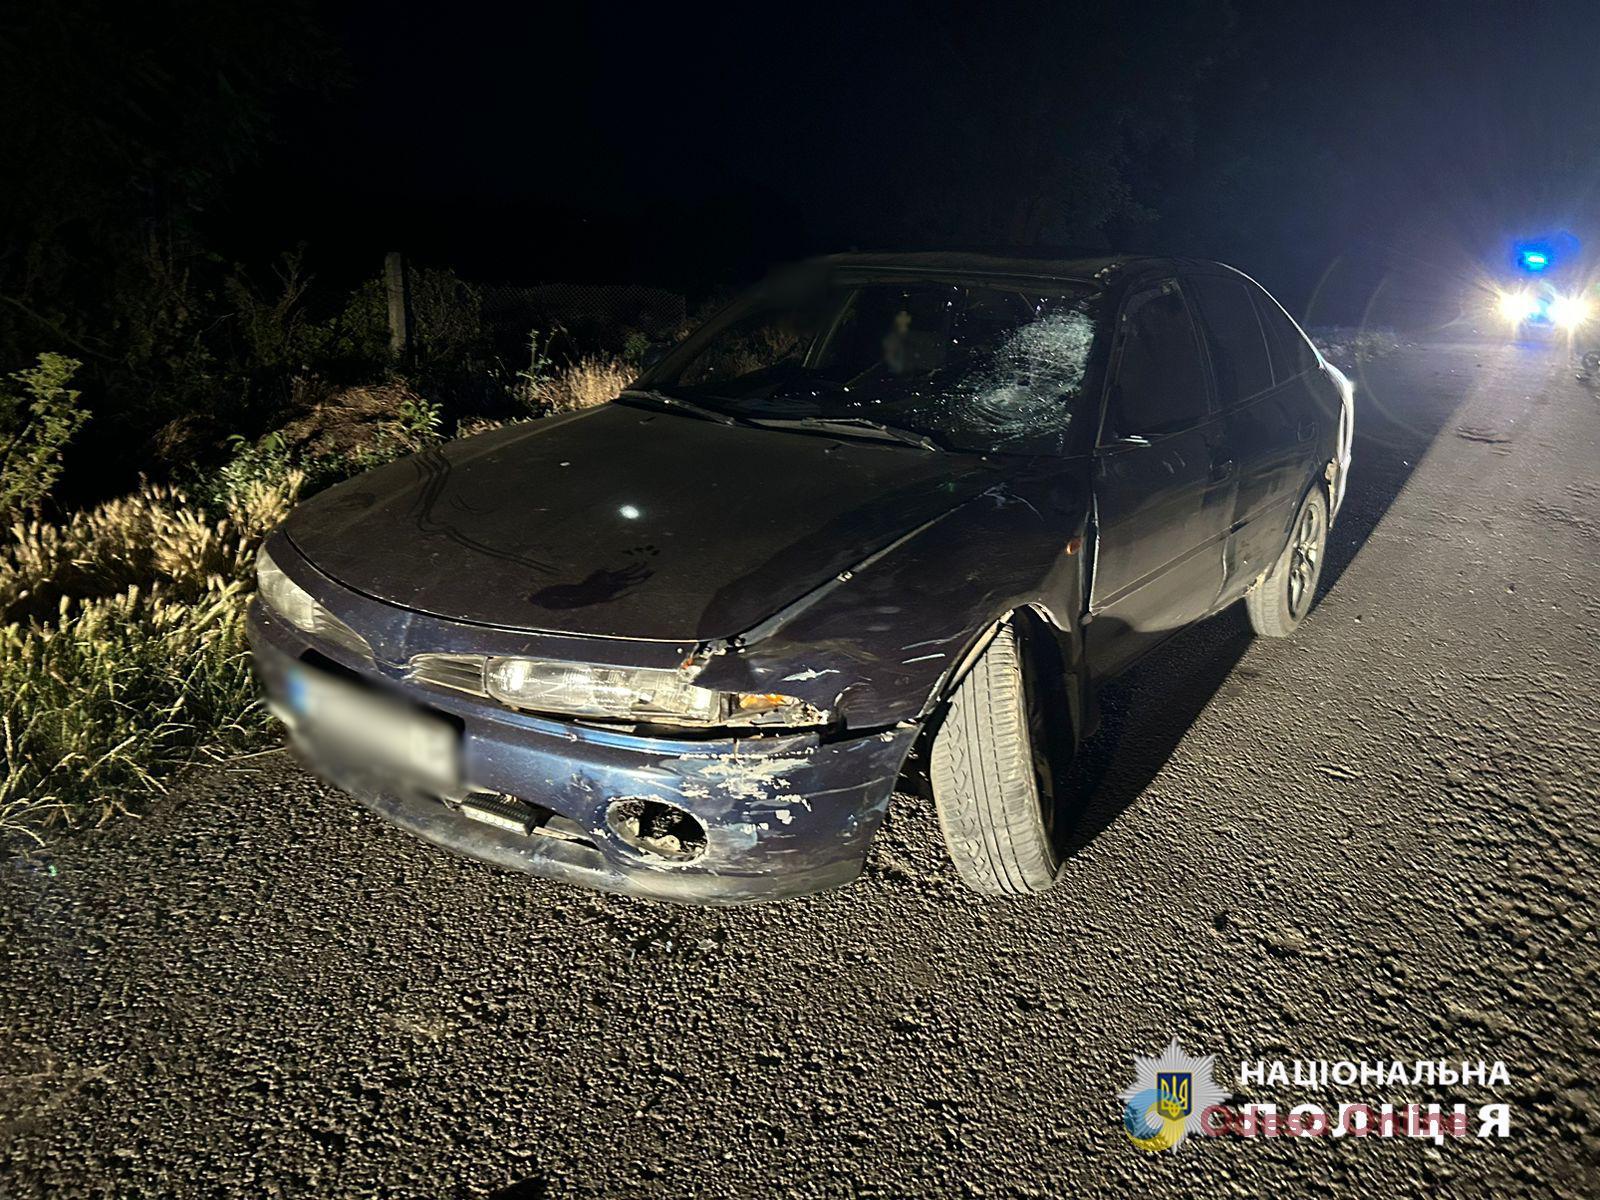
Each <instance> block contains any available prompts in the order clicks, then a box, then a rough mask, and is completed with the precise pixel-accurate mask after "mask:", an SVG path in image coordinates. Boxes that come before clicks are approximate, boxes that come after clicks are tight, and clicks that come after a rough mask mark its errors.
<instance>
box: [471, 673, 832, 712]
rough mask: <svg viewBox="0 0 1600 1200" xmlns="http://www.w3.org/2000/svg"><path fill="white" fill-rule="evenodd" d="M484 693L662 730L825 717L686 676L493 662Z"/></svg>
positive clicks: (797, 704) (777, 698) (790, 702)
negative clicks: (699, 683) (697, 683)
mask: <svg viewBox="0 0 1600 1200" xmlns="http://www.w3.org/2000/svg"><path fill="white" fill-rule="evenodd" d="M484 688H485V690H486V691H487V692H488V693H489V695H491V696H493V697H494V698H495V699H496V700H498V701H500V702H501V703H502V704H507V705H510V706H511V707H513V708H521V709H527V710H529V711H532V712H542V713H551V714H556V715H560V716H569V717H586V718H589V719H590V720H597V721H627V722H630V723H638V724H662V725H696V726H713V725H754V724H762V725H817V724H821V723H823V722H824V721H825V720H826V714H825V713H823V712H822V711H821V710H819V709H817V708H816V707H814V706H812V705H809V704H806V703H804V702H803V701H801V700H799V699H797V698H796V697H794V696H785V695H780V694H778V693H775V692H773V693H765V692H762V693H755V692H750V693H746V692H718V691H713V690H712V689H710V688H703V687H697V686H695V684H694V682H693V676H692V675H691V674H690V673H689V672H688V671H685V670H672V669H667V668H660V667H609V666H600V665H596V664H592V663H573V662H547V661H544V660H541V659H535V658H491V659H490V660H489V664H488V668H487V670H485V672H484Z"/></svg>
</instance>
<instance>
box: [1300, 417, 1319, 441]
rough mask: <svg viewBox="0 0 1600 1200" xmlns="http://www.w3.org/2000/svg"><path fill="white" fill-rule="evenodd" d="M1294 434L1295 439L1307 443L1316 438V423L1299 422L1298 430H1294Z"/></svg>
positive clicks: (1311, 421) (1309, 421)
mask: <svg viewBox="0 0 1600 1200" xmlns="http://www.w3.org/2000/svg"><path fill="white" fill-rule="evenodd" d="M1294 434H1295V437H1297V438H1299V439H1300V440H1301V441H1302V442H1309V441H1310V440H1311V439H1312V438H1314V437H1316V436H1317V423H1316V421H1314V420H1306V421H1301V422H1300V428H1298V429H1296V430H1295V431H1294Z"/></svg>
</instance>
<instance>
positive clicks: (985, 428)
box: [946, 310, 1095, 446]
mask: <svg viewBox="0 0 1600 1200" xmlns="http://www.w3.org/2000/svg"><path fill="white" fill-rule="evenodd" d="M1094 332H1095V322H1094V318H1093V317H1091V316H1090V315H1089V314H1088V313H1086V312H1082V311H1073V310H1069V311H1066V312H1056V313H1050V314H1047V315H1045V316H1041V317H1040V318H1039V319H1038V320H1036V321H1033V322H1031V323H1030V324H1027V325H1023V326H1020V327H1018V328H1017V329H1014V330H1012V331H1011V333H1009V334H1008V335H1006V337H1005V338H1004V339H1003V340H1002V341H1001V343H1000V344H999V345H998V346H997V347H995V350H994V352H993V354H991V355H989V356H988V357H987V359H986V360H984V361H982V362H980V363H979V364H978V365H976V366H975V368H974V369H973V370H972V371H971V372H970V373H969V374H968V375H967V377H966V378H964V379H962V380H961V381H960V382H959V383H957V384H956V385H955V386H953V387H952V388H951V391H950V393H949V397H948V399H947V400H946V404H947V405H948V409H949V417H950V419H951V421H952V422H953V423H958V424H960V425H962V426H964V427H965V428H966V429H969V430H971V431H972V432H973V433H974V434H975V435H980V436H981V434H983V433H988V434H989V435H991V436H992V438H993V440H994V443H995V444H996V445H997V446H1005V445H1007V444H1009V443H1011V442H1015V441H1017V440H1019V439H1023V438H1036V437H1039V436H1041V435H1047V434H1051V433H1064V432H1066V428H1067V426H1068V424H1069V423H1070V422H1071V421H1072V418H1073V415H1074V412H1075V410H1076V408H1075V406H1074V405H1073V404H1072V403H1071V400H1073V399H1075V398H1076V397H1077V395H1078V393H1079V391H1080V389H1081V388H1082V387H1083V376H1084V371H1085V369H1086V368H1087V367H1088V363H1089V349H1090V347H1091V346H1092V345H1093V344H1094Z"/></svg>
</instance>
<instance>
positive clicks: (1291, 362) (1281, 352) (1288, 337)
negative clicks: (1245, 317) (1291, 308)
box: [1254, 290, 1317, 383]
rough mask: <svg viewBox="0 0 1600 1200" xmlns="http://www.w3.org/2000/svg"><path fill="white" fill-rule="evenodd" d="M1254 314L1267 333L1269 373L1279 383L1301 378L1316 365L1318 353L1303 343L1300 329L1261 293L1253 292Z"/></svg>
mask: <svg viewBox="0 0 1600 1200" xmlns="http://www.w3.org/2000/svg"><path fill="white" fill-rule="evenodd" d="M1254 294H1255V301H1256V311H1257V312H1258V313H1260V314H1261V327H1262V328H1263V329H1264V330H1266V334H1267V349H1268V350H1270V351H1271V352H1272V373H1273V374H1274V375H1275V376H1276V377H1277V380H1278V382H1279V383H1282V382H1283V381H1284V380H1285V379H1293V378H1294V377H1295V376H1296V375H1303V374H1305V373H1306V372H1307V371H1309V370H1311V368H1312V367H1314V366H1316V365H1317V352H1316V351H1315V350H1313V349H1312V348H1311V343H1310V342H1308V341H1306V339H1305V335H1304V334H1303V333H1301V332H1300V329H1299V327H1298V326H1297V325H1296V324H1295V323H1294V322H1293V321H1291V320H1290V319H1289V314H1288V313H1286V312H1284V311H1283V309H1282V308H1280V307H1279V306H1278V302H1277V301H1276V300H1274V299H1273V298H1272V297H1271V296H1269V295H1267V294H1266V293H1265V292H1262V291H1259V290H1257V291H1255V293H1254Z"/></svg>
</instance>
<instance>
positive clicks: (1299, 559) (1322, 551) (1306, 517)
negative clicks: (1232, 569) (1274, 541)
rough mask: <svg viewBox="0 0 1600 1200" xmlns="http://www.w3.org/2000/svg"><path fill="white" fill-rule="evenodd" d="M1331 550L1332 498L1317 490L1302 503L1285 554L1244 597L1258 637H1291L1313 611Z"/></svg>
mask: <svg viewBox="0 0 1600 1200" xmlns="http://www.w3.org/2000/svg"><path fill="white" fill-rule="evenodd" d="M1327 549H1328V498H1327V497H1326V496H1324V495H1323V494H1322V489H1321V488H1320V487H1314V488H1312V489H1311V491H1310V493H1309V494H1308V495H1307V496H1306V498H1305V500H1303V501H1302V502H1301V504H1300V511H1299V512H1298V513H1297V514H1296V515H1295V519H1294V526H1293V527H1292V529H1291V530H1290V533H1289V544H1288V545H1287V546H1285V547H1284V548H1283V554H1282V555H1280V556H1279V558H1278V561H1277V562H1275V563H1274V564H1273V565H1272V569H1271V570H1270V571H1268V572H1267V574H1266V577H1265V578H1264V579H1262V580H1261V582H1260V583H1258V584H1256V586H1255V587H1253V588H1252V589H1251V590H1250V592H1249V593H1248V594H1247V595H1246V596H1245V598H1244V603H1245V608H1246V610H1247V611H1248V612H1249V613H1250V624H1251V625H1252V626H1253V627H1254V628H1255V631H1256V632H1257V633H1258V634H1260V635H1261V636H1262V637H1288V636H1289V635H1290V634H1291V633H1293V632H1294V631H1295V628H1296V627H1297V626H1298V625H1299V624H1300V622H1301V621H1302V620H1303V619H1304V618H1305V615H1306V613H1308V612H1310V611H1311V602H1312V600H1313V599H1314V598H1315V597H1316V594H1317V580H1319V579H1321V578H1322V560H1323V558H1324V556H1325V555H1326V552H1327Z"/></svg>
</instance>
